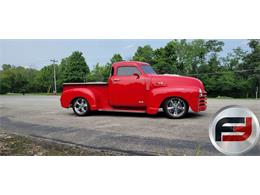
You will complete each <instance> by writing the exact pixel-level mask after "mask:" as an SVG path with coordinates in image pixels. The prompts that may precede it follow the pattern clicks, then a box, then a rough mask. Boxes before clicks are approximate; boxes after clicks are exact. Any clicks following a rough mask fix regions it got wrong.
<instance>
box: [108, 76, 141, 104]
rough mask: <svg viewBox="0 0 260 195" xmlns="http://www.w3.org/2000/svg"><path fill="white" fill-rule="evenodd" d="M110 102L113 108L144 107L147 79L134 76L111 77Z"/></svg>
mask: <svg viewBox="0 0 260 195" xmlns="http://www.w3.org/2000/svg"><path fill="white" fill-rule="evenodd" d="M109 101H110V104H111V105H112V106H126V107H144V106H145V79H144V78H142V76H140V77H139V78H137V77H136V76H134V75H130V76H112V77H110V80H109Z"/></svg>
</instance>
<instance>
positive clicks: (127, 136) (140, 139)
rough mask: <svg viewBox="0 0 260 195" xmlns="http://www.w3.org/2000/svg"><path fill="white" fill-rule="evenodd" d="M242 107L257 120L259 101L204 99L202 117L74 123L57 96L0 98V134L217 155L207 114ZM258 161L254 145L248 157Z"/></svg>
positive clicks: (116, 116) (114, 116) (99, 118)
mask: <svg viewBox="0 0 260 195" xmlns="http://www.w3.org/2000/svg"><path fill="white" fill-rule="evenodd" d="M234 104H236V105H243V106H246V107H248V108H249V109H251V110H252V111H253V112H254V113H255V114H256V116H257V118H258V119H259V120H260V100H252V99H249V100H245V99H209V100H208V109H207V111H206V112H201V113H193V112H190V113H189V114H188V116H187V118H184V119H178V120H173V119H168V118H165V117H164V115H163V113H160V114H158V115H156V116H150V115H146V114H128V113H112V112H109V113H108V112H98V113H94V114H93V115H91V116H87V117H77V116H75V115H74V113H73V112H72V110H71V109H63V108H61V107H60V103H59V96H36V95H33V96H29V95H25V96H13V95H12V96H8V95H7V96H0V128H1V129H2V130H4V131H6V132H10V133H17V134H20V135H31V136H36V137H42V138H44V139H47V140H48V139H49V140H56V141H59V142H63V143H68V144H77V145H81V146H85V147H90V148H98V149H108V150H114V151H122V152H127V153H129V154H133V155H136V154H137V155H138V154H140V155H195V154H200V155H220V153H219V152H218V151H216V150H215V148H214V147H213V146H212V145H211V143H210V140H209V137H208V126H209V122H210V119H211V117H212V115H213V114H215V112H216V111H217V110H219V109H220V108H222V107H224V106H227V105H234ZM250 154H251V155H260V144H258V146H257V147H256V148H255V149H254V150H253V151H251V152H250Z"/></svg>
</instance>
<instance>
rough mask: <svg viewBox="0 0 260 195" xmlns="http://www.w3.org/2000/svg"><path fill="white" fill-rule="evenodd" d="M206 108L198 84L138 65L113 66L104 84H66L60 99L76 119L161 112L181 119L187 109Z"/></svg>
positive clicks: (144, 64) (127, 62)
mask: <svg viewBox="0 0 260 195" xmlns="http://www.w3.org/2000/svg"><path fill="white" fill-rule="evenodd" d="M82 102H83V103H82ZM206 104H207V102H206V91H205V89H204V85H203V83H202V82H201V81H200V80H198V79H196V78H193V77H185V76H179V75H159V74H157V73H156V72H155V71H154V70H153V68H152V67H151V66H150V65H149V64H148V63H145V62H137V61H122V62H116V63H114V64H113V65H112V69H111V74H110V77H109V79H108V82H105V83H104V82H90V83H67V84H66V83H65V84H63V92H62V96H61V105H62V106H63V107H65V108H68V107H72V108H73V110H74V112H75V113H76V114H77V115H79V116H82V115H87V114H89V113H90V111H93V110H98V111H119V112H120V111H122V112H123V111H124V112H125V111H126V112H146V113H148V114H156V113H158V111H159V110H160V108H162V109H163V111H164V112H165V113H166V115H167V116H168V117H169V118H181V117H183V116H185V115H186V114H187V112H188V110H189V108H191V109H192V110H193V111H194V112H200V111H204V110H206Z"/></svg>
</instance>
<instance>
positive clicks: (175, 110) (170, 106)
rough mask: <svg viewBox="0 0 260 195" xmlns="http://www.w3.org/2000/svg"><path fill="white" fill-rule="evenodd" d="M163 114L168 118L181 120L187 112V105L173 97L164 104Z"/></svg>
mask: <svg viewBox="0 0 260 195" xmlns="http://www.w3.org/2000/svg"><path fill="white" fill-rule="evenodd" d="M164 112H165V113H166V114H167V115H168V117H170V118H181V117H182V116H184V115H185V114H186V113H187V112H188V105H187V103H186V102H185V101H184V100H182V99H181V98H177V97H173V98H170V99H168V100H167V101H166V102H165V105H164Z"/></svg>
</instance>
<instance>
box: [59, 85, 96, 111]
mask: <svg viewBox="0 0 260 195" xmlns="http://www.w3.org/2000/svg"><path fill="white" fill-rule="evenodd" d="M77 97H83V98H85V99H86V100H87V101H88V103H89V106H90V109H91V110H96V109H97V104H96V102H97V100H96V97H95V95H94V94H93V92H92V91H90V90H89V89H87V88H75V89H68V90H66V91H64V92H62V95H61V98H60V102H61V106H62V107H64V108H69V107H70V106H71V103H72V100H74V99H75V98H77Z"/></svg>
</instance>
